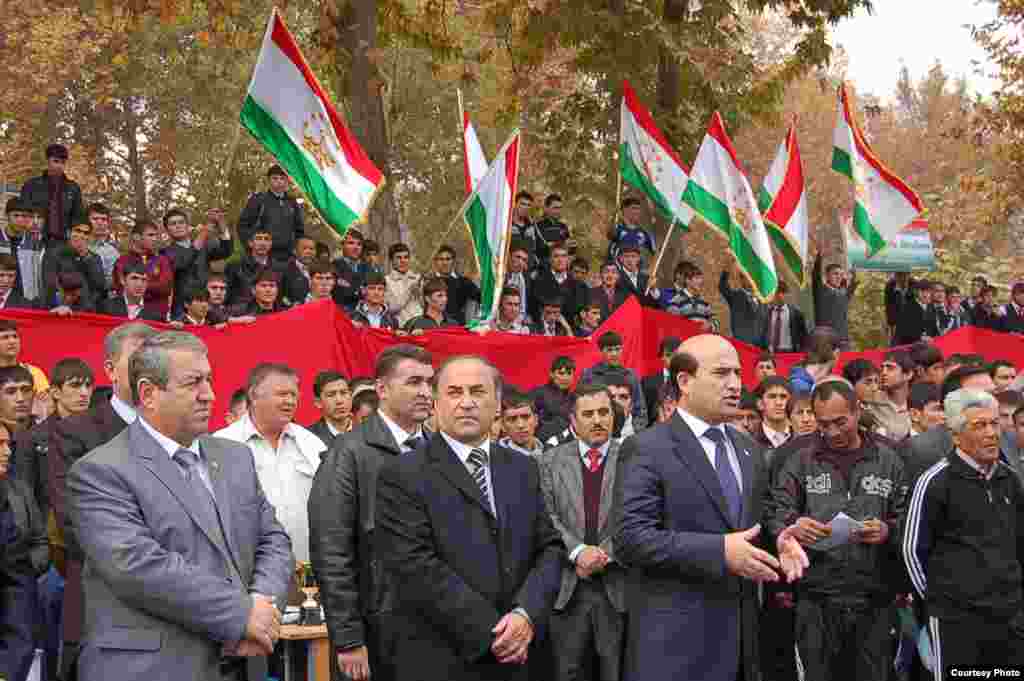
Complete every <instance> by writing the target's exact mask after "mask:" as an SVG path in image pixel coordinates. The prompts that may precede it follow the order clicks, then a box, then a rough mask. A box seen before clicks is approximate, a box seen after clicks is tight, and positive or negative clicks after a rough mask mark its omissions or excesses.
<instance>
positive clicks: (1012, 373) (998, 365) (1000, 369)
mask: <svg viewBox="0 0 1024 681" xmlns="http://www.w3.org/2000/svg"><path fill="white" fill-rule="evenodd" d="M988 373H989V376H991V377H992V382H993V383H995V385H996V388H995V391H994V392H996V393H1001V392H1003V391H1005V390H1009V389H1010V386H1011V385H1012V384H1013V380H1014V379H1015V378H1017V367H1015V366H1014V365H1013V362H1007V361H1006V360H1005V359H997V360H995V361H994V362H992V363H991V364H989V365H988ZM940 385H941V383H940Z"/></svg>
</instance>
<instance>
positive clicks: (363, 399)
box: [352, 390, 380, 428]
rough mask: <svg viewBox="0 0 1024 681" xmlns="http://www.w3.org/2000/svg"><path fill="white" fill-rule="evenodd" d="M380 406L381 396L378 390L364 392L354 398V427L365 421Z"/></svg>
mask: <svg viewBox="0 0 1024 681" xmlns="http://www.w3.org/2000/svg"><path fill="white" fill-rule="evenodd" d="M379 406H380V395H378V394H377V391H376V390H363V391H362V392H359V393H356V394H355V395H354V396H353V397H352V427H353V428H355V427H356V426H358V425H359V424H361V423H362V422H363V421H365V420H366V419H367V418H368V417H369V416H370V414H372V413H373V412H375V411H377V407H379Z"/></svg>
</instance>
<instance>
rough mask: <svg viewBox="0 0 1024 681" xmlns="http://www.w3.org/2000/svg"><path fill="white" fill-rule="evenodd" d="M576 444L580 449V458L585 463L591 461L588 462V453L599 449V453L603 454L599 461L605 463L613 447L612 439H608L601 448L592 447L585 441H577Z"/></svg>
mask: <svg viewBox="0 0 1024 681" xmlns="http://www.w3.org/2000/svg"><path fill="white" fill-rule="evenodd" d="M576 444H577V446H578V447H579V449H580V458H581V459H583V463H586V464H589V463H590V461H588V460H587V452H589V451H590V450H591V449H597V451H599V452H601V458H600V459H599V461H600V462H602V463H603V462H604V459H605V457H606V456H608V449H609V448H610V447H611V446H612V440H611V438H608V440H607V441H606V442H605V443H604V444H603V445H601V446H600V447H591V446H590V445H588V444H587V443H585V442H584V441H583V440H577V441H576Z"/></svg>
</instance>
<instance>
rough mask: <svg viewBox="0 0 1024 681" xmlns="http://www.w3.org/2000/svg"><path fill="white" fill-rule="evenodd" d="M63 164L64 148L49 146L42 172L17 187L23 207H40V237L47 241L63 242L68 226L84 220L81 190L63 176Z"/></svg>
mask: <svg viewBox="0 0 1024 681" xmlns="http://www.w3.org/2000/svg"><path fill="white" fill-rule="evenodd" d="M67 162H68V150H67V147H65V146H64V145H63V144H51V145H50V146H48V147H47V148H46V171H45V172H44V173H43V174H42V175H40V176H39V177H33V178H32V179H30V180H29V181H27V182H26V183H25V184H24V185H23V186H22V188H21V200H22V201H23V202H25V205H27V206H42V207H44V209H45V215H46V221H45V223H44V225H43V235H44V236H45V238H46V239H48V240H50V241H64V240H66V239H67V238H68V231H69V230H70V229H71V227H72V226H74V225H75V224H77V223H79V222H85V221H86V215H85V205H84V204H83V203H82V188H81V187H80V186H78V183H77V182H75V181H74V180H72V179H71V178H69V177H68V176H67V175H65V174H64V165H65V164H66V163H67Z"/></svg>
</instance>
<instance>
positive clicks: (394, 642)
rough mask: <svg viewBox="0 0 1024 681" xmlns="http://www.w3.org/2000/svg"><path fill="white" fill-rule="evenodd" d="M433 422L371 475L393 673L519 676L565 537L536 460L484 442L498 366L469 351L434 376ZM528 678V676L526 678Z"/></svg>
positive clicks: (482, 678) (485, 680)
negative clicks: (421, 441)
mask: <svg viewBox="0 0 1024 681" xmlns="http://www.w3.org/2000/svg"><path fill="white" fill-rule="evenodd" d="M434 381H435V383H434V385H435V388H434V395H435V404H436V416H437V424H438V432H437V434H436V435H434V436H433V437H432V438H431V440H430V443H429V444H427V445H425V446H423V447H421V448H419V449H418V450H416V451H415V452H414V453H411V454H406V455H403V456H399V457H394V459H393V460H392V461H389V462H387V463H386V464H385V465H384V467H383V468H382V469H381V472H380V477H379V479H378V483H377V508H376V528H375V530H374V533H375V540H376V542H377V544H376V545H377V555H378V556H380V561H381V563H382V564H383V575H382V579H383V580H384V582H385V585H384V586H383V587H382V588H383V589H384V590H386V591H387V592H388V594H389V595H388V597H387V604H388V606H389V607H388V609H389V610H390V613H389V614H388V616H387V618H386V623H385V624H383V625H382V626H383V628H386V629H387V631H386V633H385V635H384V637H383V638H384V641H382V643H381V648H382V649H381V651H380V652H379V654H380V655H383V656H386V657H387V658H388V659H390V660H391V661H392V665H393V668H394V677H393V678H395V679H399V680H405V679H415V680H416V681H513V680H515V681H526V679H528V678H531V676H532V675H530V674H529V671H528V667H527V666H526V665H525V663H526V661H527V658H528V656H529V655H530V654H532V653H533V652H534V648H535V646H533V647H531V645H530V644H531V642H532V641H533V640H534V638H535V632H536V631H537V630H538V629H539V628H541V627H542V625H543V623H544V622H545V620H546V619H547V618H548V615H549V613H550V611H551V608H552V606H553V604H554V601H555V596H556V594H557V593H558V589H559V586H560V584H561V574H562V565H563V564H564V563H565V562H566V560H567V557H566V555H565V546H564V544H563V543H562V540H561V537H560V535H559V534H558V532H557V531H556V530H555V527H554V525H553V524H552V522H551V516H550V515H549V514H548V512H547V509H546V507H545V505H544V497H543V494H542V492H541V483H540V473H539V470H538V468H537V463H536V462H535V461H534V460H533V459H532V458H530V457H528V456H523V455H522V454H520V453H518V452H514V451H512V450H510V449H507V448H505V447H502V446H500V445H499V444H498V443H497V442H492V441H491V440H490V432H491V424H492V422H493V421H494V418H495V416H496V414H497V407H498V404H499V402H500V400H501V392H500V385H501V376H500V374H499V373H498V371H497V369H495V368H494V367H493V366H492V365H491V364H489V363H488V362H487V361H486V360H484V359H482V358H479V357H472V356H461V357H458V356H457V357H452V358H449V359H448V360H446V361H445V362H444V363H443V364H442V365H441V366H440V367H439V368H438V370H437V374H436V375H435V377H434ZM533 678H536V677H533Z"/></svg>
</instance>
